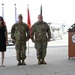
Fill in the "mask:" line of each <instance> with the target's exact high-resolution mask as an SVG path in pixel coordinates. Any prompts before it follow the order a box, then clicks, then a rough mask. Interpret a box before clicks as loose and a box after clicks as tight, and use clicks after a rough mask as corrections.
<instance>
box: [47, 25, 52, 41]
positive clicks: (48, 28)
mask: <svg viewBox="0 0 75 75" xmlns="http://www.w3.org/2000/svg"><path fill="white" fill-rule="evenodd" d="M47 34H48V39H49V40H50V38H51V30H50V27H49V25H48V24H47Z"/></svg>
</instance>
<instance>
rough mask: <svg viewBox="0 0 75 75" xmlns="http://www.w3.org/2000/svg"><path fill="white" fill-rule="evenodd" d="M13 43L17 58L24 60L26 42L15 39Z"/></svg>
mask: <svg viewBox="0 0 75 75" xmlns="http://www.w3.org/2000/svg"><path fill="white" fill-rule="evenodd" d="M15 45H16V46H15V48H16V58H17V60H18V61H20V60H24V59H25V58H26V42H24V41H16V43H15Z"/></svg>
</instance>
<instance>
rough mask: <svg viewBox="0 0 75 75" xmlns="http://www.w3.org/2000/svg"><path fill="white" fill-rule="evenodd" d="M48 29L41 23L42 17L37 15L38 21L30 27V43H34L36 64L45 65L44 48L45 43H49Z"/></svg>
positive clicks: (44, 23) (45, 24) (46, 25)
mask: <svg viewBox="0 0 75 75" xmlns="http://www.w3.org/2000/svg"><path fill="white" fill-rule="evenodd" d="M50 38H51V32H50V27H49V26H48V24H47V23H46V22H44V21H43V17H42V15H38V21H37V22H36V23H34V24H33V26H32V38H31V39H32V41H33V42H34V43H35V48H36V51H37V59H38V64H46V62H45V60H44V59H45V56H46V48H47V42H48V41H50Z"/></svg>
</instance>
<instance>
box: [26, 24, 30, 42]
mask: <svg viewBox="0 0 75 75" xmlns="http://www.w3.org/2000/svg"><path fill="white" fill-rule="evenodd" d="M26 32H27V35H26V41H28V40H29V38H30V30H29V27H28V25H26Z"/></svg>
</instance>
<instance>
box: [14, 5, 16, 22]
mask: <svg viewBox="0 0 75 75" xmlns="http://www.w3.org/2000/svg"><path fill="white" fill-rule="evenodd" d="M14 6H15V22H16V4H14Z"/></svg>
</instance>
